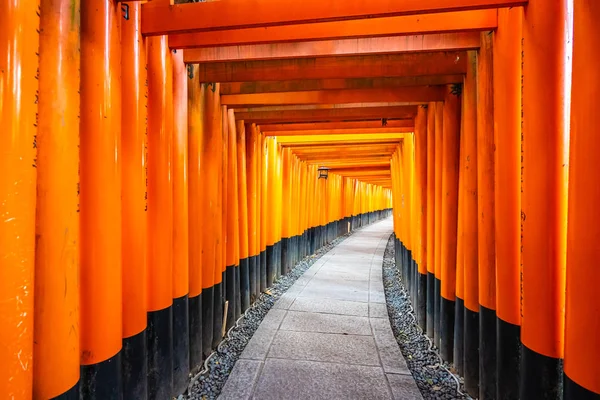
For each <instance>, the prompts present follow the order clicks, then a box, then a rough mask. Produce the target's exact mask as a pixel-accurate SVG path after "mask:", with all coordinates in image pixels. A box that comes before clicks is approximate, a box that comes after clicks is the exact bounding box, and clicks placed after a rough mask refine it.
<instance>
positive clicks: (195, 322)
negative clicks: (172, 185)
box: [188, 65, 212, 371]
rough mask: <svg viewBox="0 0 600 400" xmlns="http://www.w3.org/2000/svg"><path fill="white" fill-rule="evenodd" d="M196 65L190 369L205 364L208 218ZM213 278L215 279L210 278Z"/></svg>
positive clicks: (191, 103)
mask: <svg viewBox="0 0 600 400" xmlns="http://www.w3.org/2000/svg"><path fill="white" fill-rule="evenodd" d="M197 69H198V66H197V65H189V66H188V174H189V175H188V196H189V198H188V207H189V209H188V217H189V228H188V229H189V231H188V235H189V285H190V286H189V293H188V313H189V314H188V318H189V331H190V370H191V371H197V370H198V368H200V365H201V363H202V338H203V330H204V324H203V320H202V315H203V314H202V312H203V311H202V310H203V307H202V300H203V296H202V288H203V278H204V277H203V264H202V243H203V238H202V232H203V230H204V228H205V227H206V226H208V224H209V223H208V221H204V218H203V210H202V205H203V204H204V203H203V198H204V196H205V192H204V191H205V188H206V187H207V186H208V185H207V184H205V183H204V182H202V181H201V177H202V167H203V164H202V161H203V159H202V154H201V151H202V140H203V135H204V132H205V130H204V121H203V115H204V113H205V112H206V107H205V106H206V92H205V90H206V87H205V86H204V85H202V84H201V83H200V81H199V79H198V75H197V74H196V72H197ZM211 280H212V278H211Z"/></svg>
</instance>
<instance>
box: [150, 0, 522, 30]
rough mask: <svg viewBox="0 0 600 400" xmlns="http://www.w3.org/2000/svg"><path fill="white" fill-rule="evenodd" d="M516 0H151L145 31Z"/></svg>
mask: <svg viewBox="0 0 600 400" xmlns="http://www.w3.org/2000/svg"><path fill="white" fill-rule="evenodd" d="M525 4H527V1H523V0H521V1H519V0H429V1H426V2H425V1H422V0H403V1H395V2H391V1H389V0H355V1H352V2H343V3H340V2H333V1H322V0H304V1H286V2H282V1H280V0H260V1H239V0H220V1H213V2H206V3H187V4H177V5H172V6H168V5H166V4H164V3H162V2H149V3H146V4H144V6H143V7H142V32H143V33H144V34H145V35H161V34H172V33H176V32H179V33H181V32H194V31H211V30H216V31H219V30H225V29H239V28H251V27H269V26H277V25H288V24H306V23H311V22H324V21H344V20H356V19H363V18H369V19H370V18H378V17H392V16H400V15H414V14H427V13H441V12H449V11H465V10H476V9H487V8H502V7H512V6H521V5H525Z"/></svg>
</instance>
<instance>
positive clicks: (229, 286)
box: [224, 265, 236, 331]
mask: <svg viewBox="0 0 600 400" xmlns="http://www.w3.org/2000/svg"><path fill="white" fill-rule="evenodd" d="M235 270H236V267H235V265H228V266H227V267H225V282H226V284H225V285H224V286H225V299H226V301H227V320H226V321H225V331H227V330H229V329H230V328H231V327H232V326H233V325H234V324H235V300H236V293H235V292H236V285H235Z"/></svg>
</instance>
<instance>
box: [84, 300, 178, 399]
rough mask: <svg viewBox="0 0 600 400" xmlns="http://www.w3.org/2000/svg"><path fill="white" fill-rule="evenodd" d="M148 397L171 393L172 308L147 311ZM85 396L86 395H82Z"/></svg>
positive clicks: (161, 397) (156, 397)
mask: <svg viewBox="0 0 600 400" xmlns="http://www.w3.org/2000/svg"><path fill="white" fill-rule="evenodd" d="M147 343H148V399H150V400H163V399H169V398H171V396H172V395H173V308H172V307H171V306H169V307H167V308H163V309H162V310H157V311H150V312H148V330H147ZM84 398H86V397H84Z"/></svg>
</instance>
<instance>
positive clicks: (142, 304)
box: [52, 2, 148, 398]
mask: <svg viewBox="0 0 600 400" xmlns="http://www.w3.org/2000/svg"><path fill="white" fill-rule="evenodd" d="M126 4H127V7H129V19H128V20H126V19H122V20H121V61H122V63H121V76H126V77H127V79H124V80H123V82H122V84H123V90H122V94H121V98H122V102H123V108H122V115H121V142H122V152H121V154H122V160H123V163H122V172H121V173H122V182H121V190H122V191H123V194H122V200H121V203H122V207H123V221H122V225H121V232H122V235H123V239H122V240H123V242H122V249H125V251H123V252H122V260H123V266H124V268H123V299H125V301H124V302H123V356H122V368H123V370H122V373H123V397H124V398H131V397H136V396H137V397H139V398H146V396H147V395H148V366H147V365H148V360H147V357H148V353H147V347H146V323H147V321H146V320H147V316H146V296H147V292H146V270H147V267H148V266H147V262H148V261H147V246H146V241H147V235H148V233H147V232H148V228H147V224H148V222H147V221H148V215H147V214H148V213H147V209H148V200H147V199H148V196H147V195H148V187H147V174H146V168H147V164H146V162H147V152H148V135H147V133H148V132H147V124H146V118H147V105H148V102H147V95H148V92H147V73H146V41H145V39H144V38H142V31H141V4H140V3H139V2H130V3H126ZM52 51H54V49H53V50H52Z"/></svg>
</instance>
